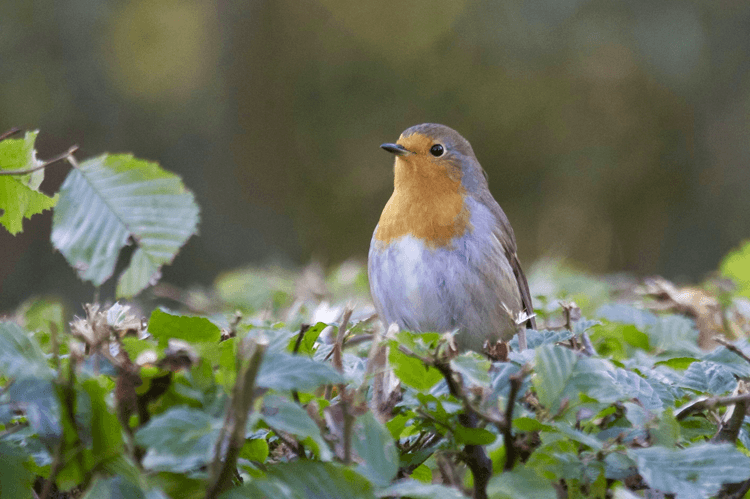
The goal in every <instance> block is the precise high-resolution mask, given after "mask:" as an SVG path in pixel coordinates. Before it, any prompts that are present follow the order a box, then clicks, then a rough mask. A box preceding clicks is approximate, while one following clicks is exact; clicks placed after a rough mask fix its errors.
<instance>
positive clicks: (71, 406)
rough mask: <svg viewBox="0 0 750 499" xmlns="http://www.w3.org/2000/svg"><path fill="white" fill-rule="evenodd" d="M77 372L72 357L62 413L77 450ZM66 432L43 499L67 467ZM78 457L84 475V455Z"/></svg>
mask: <svg viewBox="0 0 750 499" xmlns="http://www.w3.org/2000/svg"><path fill="white" fill-rule="evenodd" d="M75 372H76V358H75V357H74V356H72V355H71V357H70V360H69V363H68V379H67V380H65V382H64V384H63V386H62V387H61V394H62V396H63V400H62V402H63V404H62V411H63V416H62V417H63V419H64V418H66V417H67V419H68V420H69V422H70V425H71V428H72V429H73V432H74V435H75V438H74V439H73V447H74V448H76V447H78V446H79V445H80V443H81V439H80V436H79V435H78V427H77V426H76V417H75V416H76V410H75V398H76V396H75V390H74V389H73V385H74V384H75ZM62 378H63V374H62V372H60V373H59V375H58V379H60V380H62ZM64 433H65V431H64V425H63V434H62V435H60V443H59V444H58V445H57V449H55V456H54V458H53V460H52V465H51V468H50V473H49V476H48V477H47V480H46V481H45V482H44V486H43V487H42V493H41V494H40V496H39V497H40V498H41V499H48V498H49V497H50V494H51V493H52V486H53V485H54V483H55V481H56V480H57V474H58V473H60V470H62V468H63V466H64V465H65V463H64V462H63V461H64V456H65V453H66V452H67V445H66V439H65V434H64ZM76 454H77V457H78V465H79V467H80V472H81V473H83V470H84V466H83V454H82V453H81V452H76Z"/></svg>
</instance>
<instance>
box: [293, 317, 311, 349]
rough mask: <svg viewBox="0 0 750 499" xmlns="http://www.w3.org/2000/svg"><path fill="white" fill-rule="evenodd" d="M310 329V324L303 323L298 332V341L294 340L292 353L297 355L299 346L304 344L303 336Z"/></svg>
mask: <svg viewBox="0 0 750 499" xmlns="http://www.w3.org/2000/svg"><path fill="white" fill-rule="evenodd" d="M309 329H310V324H302V326H300V328H299V333H297V341H295V342H294V349H293V350H292V355H297V352H299V347H300V345H301V344H302V338H304V337H305V333H306V332H307V331H308V330H309Z"/></svg>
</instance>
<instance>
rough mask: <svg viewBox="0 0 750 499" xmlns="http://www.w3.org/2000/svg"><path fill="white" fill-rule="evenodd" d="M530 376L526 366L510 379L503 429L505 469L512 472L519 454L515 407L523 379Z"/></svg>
mask: <svg viewBox="0 0 750 499" xmlns="http://www.w3.org/2000/svg"><path fill="white" fill-rule="evenodd" d="M527 374H528V369H527V366H524V367H523V368H522V369H521V370H520V371H519V372H517V373H516V374H514V375H512V376H511V377H510V393H509V394H508V403H507V405H506V406H505V424H504V425H503V427H502V428H501V429H502V431H503V442H504V445H505V466H504V467H503V469H505V470H506V471H510V470H512V469H513V465H514V464H515V461H516V456H517V454H518V452H517V450H516V447H515V445H514V442H513V432H512V431H511V429H512V425H513V407H514V406H515V405H516V398H517V397H518V392H519V391H520V390H521V385H522V384H523V379H524V378H525V377H526V375H527Z"/></svg>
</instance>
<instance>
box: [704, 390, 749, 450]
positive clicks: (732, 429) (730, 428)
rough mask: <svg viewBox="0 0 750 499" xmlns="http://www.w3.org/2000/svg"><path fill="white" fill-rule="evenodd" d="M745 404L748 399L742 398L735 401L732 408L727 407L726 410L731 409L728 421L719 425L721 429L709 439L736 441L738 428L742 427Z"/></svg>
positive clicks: (738, 434)
mask: <svg viewBox="0 0 750 499" xmlns="http://www.w3.org/2000/svg"><path fill="white" fill-rule="evenodd" d="M747 405H748V401H747V400H742V401H739V402H737V404H736V405H735V406H734V407H733V408H732V409H727V412H728V411H730V410H731V411H732V415H731V416H730V417H729V421H728V422H727V424H722V425H721V429H720V430H719V431H718V432H717V433H716V435H714V437H713V438H712V439H711V441H712V442H715V443H720V442H731V443H735V442H736V441H737V437H739V436H740V428H741V427H742V423H743V422H744V421H745V413H746V412H747Z"/></svg>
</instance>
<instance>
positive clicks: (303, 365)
mask: <svg viewBox="0 0 750 499" xmlns="http://www.w3.org/2000/svg"><path fill="white" fill-rule="evenodd" d="M343 382H344V378H343V377H342V376H341V375H340V374H339V373H338V372H336V371H335V370H333V368H332V367H330V366H329V365H327V364H324V363H322V362H316V361H314V360H312V359H310V358H308V357H301V356H299V355H289V354H287V353H281V352H276V353H270V354H268V355H266V356H265V357H264V358H263V363H262V364H261V366H260V371H259V372H258V377H257V378H256V380H255V384H256V385H257V386H259V387H262V388H270V389H272V390H277V391H290V390H299V391H302V392H310V391H313V390H315V389H316V388H317V387H319V386H320V385H326V384H329V383H343Z"/></svg>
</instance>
